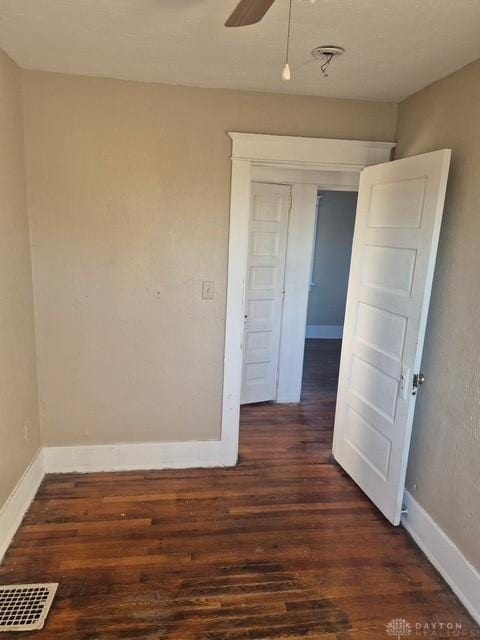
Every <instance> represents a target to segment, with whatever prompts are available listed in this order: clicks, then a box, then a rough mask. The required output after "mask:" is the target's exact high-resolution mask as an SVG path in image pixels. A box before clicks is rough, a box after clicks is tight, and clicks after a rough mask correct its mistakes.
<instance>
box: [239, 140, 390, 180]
mask: <svg viewBox="0 0 480 640" xmlns="http://www.w3.org/2000/svg"><path fill="white" fill-rule="evenodd" d="M228 135H229V136H230V138H231V139H232V160H233V159H239V160H240V159H243V160H250V161H252V162H254V163H255V164H265V163H266V164H281V165H284V166H296V167H297V168H298V167H304V168H305V167H308V168H309V169H326V170H328V169H331V170H335V171H353V172H359V171H361V170H362V169H363V168H364V167H366V166H369V165H372V164H379V163H381V162H385V160H386V159H387V160H388V159H390V154H391V152H392V149H393V148H394V147H395V143H394V142H369V141H364V140H335V139H332V138H302V137H293V136H272V135H263V134H255V133H235V132H229V133H228Z"/></svg>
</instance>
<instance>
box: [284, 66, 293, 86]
mask: <svg viewBox="0 0 480 640" xmlns="http://www.w3.org/2000/svg"><path fill="white" fill-rule="evenodd" d="M291 77H292V74H291V72H290V65H289V64H288V62H286V63H285V66H284V67H283V71H282V80H285V82H288V81H289V80H290V79H291Z"/></svg>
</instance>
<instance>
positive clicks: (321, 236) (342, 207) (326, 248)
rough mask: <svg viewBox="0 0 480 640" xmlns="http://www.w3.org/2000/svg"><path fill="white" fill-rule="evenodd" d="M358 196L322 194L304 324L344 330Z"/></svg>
mask: <svg viewBox="0 0 480 640" xmlns="http://www.w3.org/2000/svg"><path fill="white" fill-rule="evenodd" d="M356 206H357V194H356V193H353V192H349V191H324V192H323V193H322V199H321V201H320V207H319V210H318V218H317V235H316V242H315V260H314V263H313V272H312V281H313V282H314V283H315V286H314V287H312V289H311V291H310V297H309V299H308V315H307V324H309V325H327V326H328V325H332V326H343V321H344V319H345V304H346V301H347V288H348V274H349V271H350V257H351V254H352V241H353V227H354V225H355V209H356Z"/></svg>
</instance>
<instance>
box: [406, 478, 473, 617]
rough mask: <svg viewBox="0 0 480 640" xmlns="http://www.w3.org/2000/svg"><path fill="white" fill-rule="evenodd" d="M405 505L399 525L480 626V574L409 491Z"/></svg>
mask: <svg viewBox="0 0 480 640" xmlns="http://www.w3.org/2000/svg"><path fill="white" fill-rule="evenodd" d="M404 504H405V507H406V508H407V509H408V513H407V514H405V515H404V516H402V525H403V526H404V527H405V529H406V530H407V531H408V533H409V534H410V535H411V536H412V538H413V539H414V540H415V542H416V543H417V544H418V546H419V547H420V549H421V550H422V551H423V552H424V554H425V555H426V556H427V558H428V559H429V560H430V562H431V563H432V564H433V566H434V567H435V569H437V571H438V572H439V573H440V574H441V576H442V577H443V578H444V580H445V581H446V582H447V583H448V584H449V585H450V588H451V589H452V591H453V592H454V593H455V594H456V596H457V597H458V599H459V600H460V601H461V602H462V603H463V605H464V607H465V608H466V609H467V610H468V612H469V613H470V615H471V616H472V617H473V618H474V620H475V621H476V622H477V623H478V624H480V573H479V572H478V571H477V570H476V569H475V567H474V566H473V565H472V564H470V562H468V560H467V559H466V558H465V557H464V556H463V554H462V552H461V551H460V549H459V548H458V547H457V546H456V545H455V544H454V543H453V542H452V541H451V540H450V538H449V537H448V536H447V535H446V533H445V532H444V531H443V530H442V529H441V528H440V527H439V526H438V524H437V523H436V522H435V521H434V520H433V519H432V517H431V516H430V515H429V514H428V513H427V512H426V511H425V509H423V507H421V506H420V504H419V503H418V502H417V501H416V500H415V498H414V497H413V496H412V495H411V494H410V493H409V492H408V491H405V497H404Z"/></svg>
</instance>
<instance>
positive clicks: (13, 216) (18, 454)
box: [0, 51, 40, 508]
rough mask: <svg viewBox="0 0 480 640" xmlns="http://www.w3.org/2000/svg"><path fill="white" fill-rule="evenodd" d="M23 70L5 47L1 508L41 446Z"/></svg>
mask: <svg viewBox="0 0 480 640" xmlns="http://www.w3.org/2000/svg"><path fill="white" fill-rule="evenodd" d="M24 160H25V159H24V144H23V106H22V82H21V71H20V69H19V68H18V67H17V66H16V65H15V63H14V62H12V60H10V58H8V57H7V56H6V55H5V54H4V53H3V52H2V51H0V508H1V507H2V505H3V504H4V503H5V500H6V498H7V497H8V495H9V494H10V492H11V491H12V489H13V488H14V486H15V485H16V483H17V482H18V480H19V479H20V477H21V476H22V474H23V472H24V471H25V469H26V468H27V467H28V465H29V463H30V462H31V460H32V458H33V456H34V455H35V453H36V451H37V450H38V448H39V446H40V437H39V421H38V401H37V379H36V365H35V332H34V322H33V299H32V267H31V261H30V237H29V227H28V216H27V197H26V186H25V161H24Z"/></svg>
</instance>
